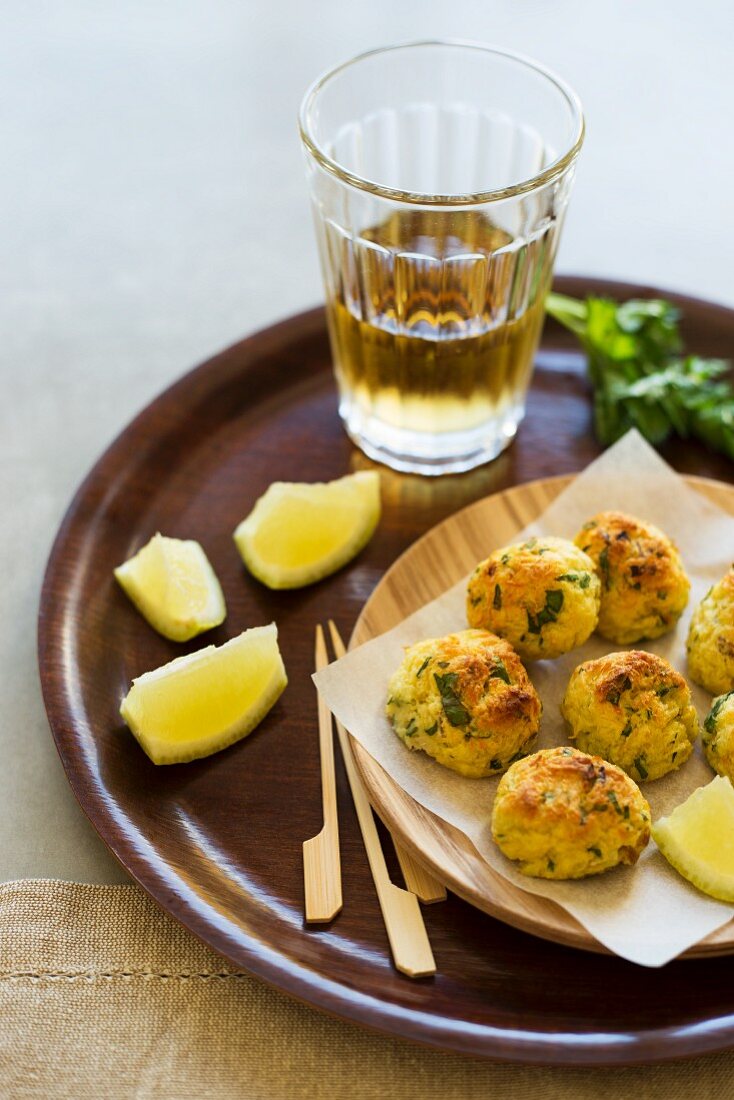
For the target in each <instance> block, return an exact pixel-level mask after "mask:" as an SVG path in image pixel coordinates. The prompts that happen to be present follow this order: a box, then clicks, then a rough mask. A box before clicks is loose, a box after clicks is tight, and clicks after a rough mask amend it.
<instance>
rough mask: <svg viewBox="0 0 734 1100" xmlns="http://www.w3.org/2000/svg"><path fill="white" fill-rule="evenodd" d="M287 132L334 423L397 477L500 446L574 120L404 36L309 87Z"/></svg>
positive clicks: (564, 110)
mask: <svg viewBox="0 0 734 1100" xmlns="http://www.w3.org/2000/svg"><path fill="white" fill-rule="evenodd" d="M300 121H301V137H302V140H303V144H304V147H305V150H306V161H307V170H308V178H309V186H310V190H311V196H312V200H313V208H314V215H315V222H316V232H317V238H318V243H319V250H320V254H321V263H322V268H323V274H324V283H325V290H326V306H327V316H328V322H329V333H330V338H331V347H332V354H333V358H334V369H335V373H336V378H337V382H338V386H339V394H340V403H339V411H340V414H341V416H342V418H343V420H344V424H345V427H346V430H347V432H348V433H349V435H350V436H351V438H352V439H353V440H354V442H355V443H356V444H357V445H358V446H359V447H361V448H362V450H363V451H365V452H366V454H368V455H370V456H371V457H372V458H375V459H377V460H378V461H380V462H384V463H386V464H387V465H389V466H392V467H394V468H395V469H398V470H411V471H416V472H418V473H424V474H443V473H451V472H456V471H459V470H468V469H471V468H472V467H473V466H478V465H480V464H481V463H483V462H487V461H488V460H489V459H492V458H494V457H495V456H496V455H497V454H499V453H500V451H502V450H503V449H504V448H505V447H506V446H507V445H508V444H509V443H510V442H511V440H512V439H513V437H514V435H515V433H516V431H517V427H518V424H519V423H520V421H521V420H522V417H523V415H524V411H525V395H526V392H527V387H528V383H529V381H530V375H531V372H532V366H533V357H534V354H535V350H536V347H537V343H538V339H539V337H540V331H541V328H542V324H543V316H544V299H545V295H546V292H547V290H548V287H549V285H550V280H551V276H552V271H553V262H554V258H555V253H556V248H557V245H558V238H559V233H560V229H561V225H562V222H563V215H564V212H565V209H566V204H567V202H568V196H569V191H570V188H571V183H572V180H573V174H574V168H575V162H576V158H577V156H578V153H579V150H580V148H581V144H582V141H583V134H584V124H583V116H582V114H581V108H580V105H579V102H578V99H577V98H576V96H575V95H574V93H573V92H572V91H571V90H570V89H569V88H568V87H567V86H566V85H565V84H564V83H563V82H562V81H561V80H559V79H558V78H557V77H555V76H553V75H552V74H551V73H549V72H547V71H546V70H545V69H543V68H541V67H540V66H538V65H536V64H535V63H533V62H530V61H527V60H525V59H524V58H521V57H518V56H516V55H514V54H510V53H507V52H505V51H502V50H496V49H492V48H490V47H486V46H479V45H473V44H470V43H458V42H417V43H413V44H410V45H405V46H394V47H391V48H388V49H383V50H374V51H372V52H370V53H366V54H362V55H361V56H360V57H357V58H355V59H354V60H353V61H350V62H347V63H346V64H345V65H342V66H340V67H339V68H337V69H334V70H333V71H332V72H330V73H327V74H326V75H325V76H323V77H321V78H320V79H319V80H317V81H316V82H315V84H313V85H312V87H311V88H310V89H309V91H308V92H307V94H306V98H305V99H304V102H303V106H302V108H301V120H300Z"/></svg>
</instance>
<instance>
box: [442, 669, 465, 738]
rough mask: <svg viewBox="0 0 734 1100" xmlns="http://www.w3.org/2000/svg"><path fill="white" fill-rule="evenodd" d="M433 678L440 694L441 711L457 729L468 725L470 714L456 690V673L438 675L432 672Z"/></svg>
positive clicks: (457, 677)
mask: <svg viewBox="0 0 734 1100" xmlns="http://www.w3.org/2000/svg"><path fill="white" fill-rule="evenodd" d="M433 679H434V680H435V681H436V687H437V688H438V690H439V693H440V695H441V706H442V707H443V712H444V714H445V715H446V718H447V719H448V721H449V722H450V723H451V725H452V726H457V727H458V728H459V729H460V728H461V727H462V726H466V725H468V724H469V720H470V718H471V715H470V714H469V711H468V710H467V709H466V707H465V706H464V704H463V703H462V701H461V699H460V698H459V696H458V694H457V692H456V682H457V680H458V679H459V676H458V673H456V672H446V673H445V674H444V675H443V676H439V675H438V674H437V673H435V672H434V674H433Z"/></svg>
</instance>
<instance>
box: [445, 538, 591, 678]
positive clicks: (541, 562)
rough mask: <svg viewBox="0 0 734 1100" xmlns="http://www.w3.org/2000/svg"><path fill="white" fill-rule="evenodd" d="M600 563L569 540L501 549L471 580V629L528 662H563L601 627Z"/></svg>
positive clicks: (535, 540) (544, 540)
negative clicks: (483, 632)
mask: <svg viewBox="0 0 734 1100" xmlns="http://www.w3.org/2000/svg"><path fill="white" fill-rule="evenodd" d="M600 591H601V585H600V582H599V578H598V576H597V574H596V570H595V568H594V563H593V562H592V561H591V559H590V558H589V557H588V556H587V555H586V554H584V553H582V552H581V551H580V550H579V549H578V548H577V547H576V546H574V544H573V543H572V542H569V541H568V540H567V539H559V538H553V537H552V536H546V537H543V538H532V539H528V540H527V541H526V542H522V543H517V544H516V545H513V546H504V547H502V549H500V550H495V552H494V553H493V554H490V556H489V557H488V558H487V560H486V561H483V562H480V563H479V565H478V566H477V567H476V569H475V570H474V572H473V573H472V575H471V577H470V579H469V586H468V591H467V601H466V614H467V618H468V620H469V625H470V626H476V627H484V628H485V629H487V630H492V631H494V632H495V634H499V635H500V636H501V637H502V638H506V639H507V640H508V642H511V644H512V645H513V646H514V647H515V649H516V650H517V652H518V653H519V654H520V656H521V657H522V658H523V659H525V660H530V661H532V660H539V659H541V658H545V657H548V658H552V657H560V656H561V654H562V653H568V651H569V650H570V649H574V648H575V647H576V646H579V645H583V643H584V642H585V641H586V639H587V638H588V637H589V635H590V634H591V633H592V632H593V630H594V628H595V627H596V623H597V618H598V615H599V597H600Z"/></svg>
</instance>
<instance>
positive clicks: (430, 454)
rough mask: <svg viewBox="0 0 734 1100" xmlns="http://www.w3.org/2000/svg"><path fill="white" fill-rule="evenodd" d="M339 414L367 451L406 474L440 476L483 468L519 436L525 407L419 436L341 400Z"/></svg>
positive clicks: (518, 407) (514, 407)
mask: <svg viewBox="0 0 734 1100" xmlns="http://www.w3.org/2000/svg"><path fill="white" fill-rule="evenodd" d="M339 415H340V416H341V418H342V420H343V421H344V427H345V428H346V431H347V435H348V436H349V438H350V439H351V440H352V442H353V443H356V445H357V446H358V447H359V448H360V450H362V451H364V453H365V454H366V455H367V456H368V457H369V458H372V459H374V460H375V462H382V463H383V464H384V465H385V466H390V467H391V468H392V469H393V470H401V471H403V472H405V473H411V474H424V475H426V476H428V477H439V476H440V475H441V474H459V473H462V472H463V471H465V470H473V469H474V468H475V467H476V466H483V465H484V464H485V463H486V462H491V461H492V459H493V458H496V457H497V455H499V454H501V453H502V451H504V450H505V449H506V448H507V447H509V445H510V443H512V441H513V439H514V438H515V435H516V433H517V429H518V426H519V424H520V421H521V420H522V418H523V416H524V415H525V406H524V405H522V404H520V405H515V406H512V407H511V408H508V409H505V410H504V412H503V414H502V416H500V417H497V418H496V419H494V420H492V421H489V422H487V423H485V424H482V425H480V426H479V427H476V428H471V429H467V430H465V431H460V432H440V433H434V432H415V431H410V430H408V429H405V428H396V427H394V426H393V425H391V424H386V423H385V422H384V421H382V420H378V419H377V418H376V417H374V416H369V415H368V414H365V412H364V411H363V410H362V409H360V408H359V406H358V405H357V404H356V403H354V402H351V401H349V400H348V399H346V398H342V400H341V402H340V404H339Z"/></svg>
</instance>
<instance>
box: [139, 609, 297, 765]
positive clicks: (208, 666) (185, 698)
mask: <svg viewBox="0 0 734 1100" xmlns="http://www.w3.org/2000/svg"><path fill="white" fill-rule="evenodd" d="M287 683H288V677H287V675H286V671H285V666H284V665H283V659H282V657H281V655H280V650H279V648H278V630H277V627H276V625H275V623H271V624H270V625H269V626H259V627H252V628H251V629H250V630H245V631H244V632H243V633H242V634H240V635H238V637H236V638H232V639H231V640H230V641H228V642H225V643H224V644H223V645H221V646H213V645H212V646H207V647H206V648H205V649H200V650H197V652H196V653H189V654H186V655H184V656H182V657H176V659H175V660H173V661H171V662H169V663H168V664H167V665H163V666H162V667H160V668H157V669H153V670H152V671H151V672H146V673H144V674H143V675H142V676H139V677H137V679H135V680H133V682H132V686H131V688H130V690H129V691H128V693H127V695H126V696H125V698H124V699H123V701H122V705H121V706H120V715H121V716H122V719H123V721H124V722H126V724H127V725H128V727H129V728H130V730H131V732H132V733H133V734H134V736H135V737H136V739H137V740H138V742H139V743H140V745H141V747H142V748H143V750H144V751H145V752H146V754H147V755H148V756H149V757H150V759H151V760H152V761H153V763H154V764H180V763H185V762H186V761H188V760H196V759H199V758H200V757H202V756H210V755H211V754H212V753H214V752H219V750H220V749H225V748H227V747H228V746H229V745H232V744H234V742H235V741H239V740H241V739H242V738H243V737H246V736H247V734H248V733H251V732H252V731H253V730H254V729H255V727H256V726H257V725H259V723H260V722H261V721H262V720H263V718H264V717H265V715H266V714H267V713H268V711H269V710H270V709H271V708H272V707H273V705H274V704H275V703H276V701H277V700H278V698H279V697H280V695H281V694H282V692H283V691H284V689H285V687H286V685H287Z"/></svg>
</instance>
